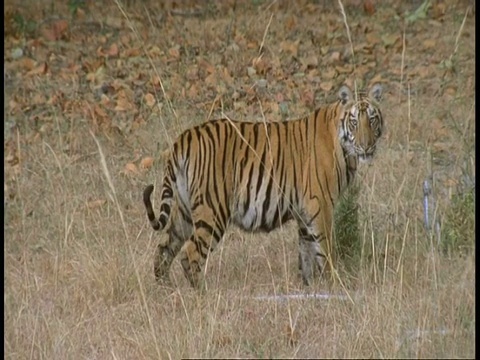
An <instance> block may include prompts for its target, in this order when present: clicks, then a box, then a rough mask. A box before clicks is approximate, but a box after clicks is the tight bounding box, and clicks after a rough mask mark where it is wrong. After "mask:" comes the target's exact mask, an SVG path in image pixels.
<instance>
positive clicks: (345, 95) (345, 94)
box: [338, 85, 353, 105]
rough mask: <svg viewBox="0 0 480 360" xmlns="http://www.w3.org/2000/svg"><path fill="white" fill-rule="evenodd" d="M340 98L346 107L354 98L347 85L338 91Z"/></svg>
mask: <svg viewBox="0 0 480 360" xmlns="http://www.w3.org/2000/svg"><path fill="white" fill-rule="evenodd" d="M338 98H339V99H340V101H341V102H342V105H345V104H346V103H347V102H349V101H350V100H351V99H352V98H353V94H352V90H350V88H349V87H348V86H347V85H343V86H342V87H341V88H340V90H339V91H338Z"/></svg>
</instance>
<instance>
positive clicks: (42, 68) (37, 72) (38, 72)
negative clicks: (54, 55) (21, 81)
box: [25, 62, 48, 76]
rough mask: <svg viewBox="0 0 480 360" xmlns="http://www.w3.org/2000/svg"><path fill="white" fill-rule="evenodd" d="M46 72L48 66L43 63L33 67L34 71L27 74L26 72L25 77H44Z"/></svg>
mask: <svg viewBox="0 0 480 360" xmlns="http://www.w3.org/2000/svg"><path fill="white" fill-rule="evenodd" d="M47 72H48V66H47V63H46V62H44V63H42V64H40V65H38V66H37V67H35V68H34V69H32V70H30V71H29V72H27V73H26V74H25V75H26V76H32V75H45V74H46V73H47Z"/></svg>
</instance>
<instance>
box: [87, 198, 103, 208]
mask: <svg viewBox="0 0 480 360" xmlns="http://www.w3.org/2000/svg"><path fill="white" fill-rule="evenodd" d="M106 203H107V200H105V199H97V200H92V201H89V202H88V203H87V207H88V208H89V209H95V208H99V207H102V206H103V205H105V204H106Z"/></svg>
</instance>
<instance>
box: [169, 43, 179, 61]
mask: <svg viewBox="0 0 480 360" xmlns="http://www.w3.org/2000/svg"><path fill="white" fill-rule="evenodd" d="M168 55H170V57H171V58H173V59H175V60H176V59H179V58H180V50H179V49H178V46H175V47H172V48H170V49H168Z"/></svg>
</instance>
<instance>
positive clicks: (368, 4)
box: [363, 0, 375, 15]
mask: <svg viewBox="0 0 480 360" xmlns="http://www.w3.org/2000/svg"><path fill="white" fill-rule="evenodd" d="M363 10H365V12H366V13H367V14H368V15H373V14H375V4H374V3H373V0H364V1H363Z"/></svg>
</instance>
